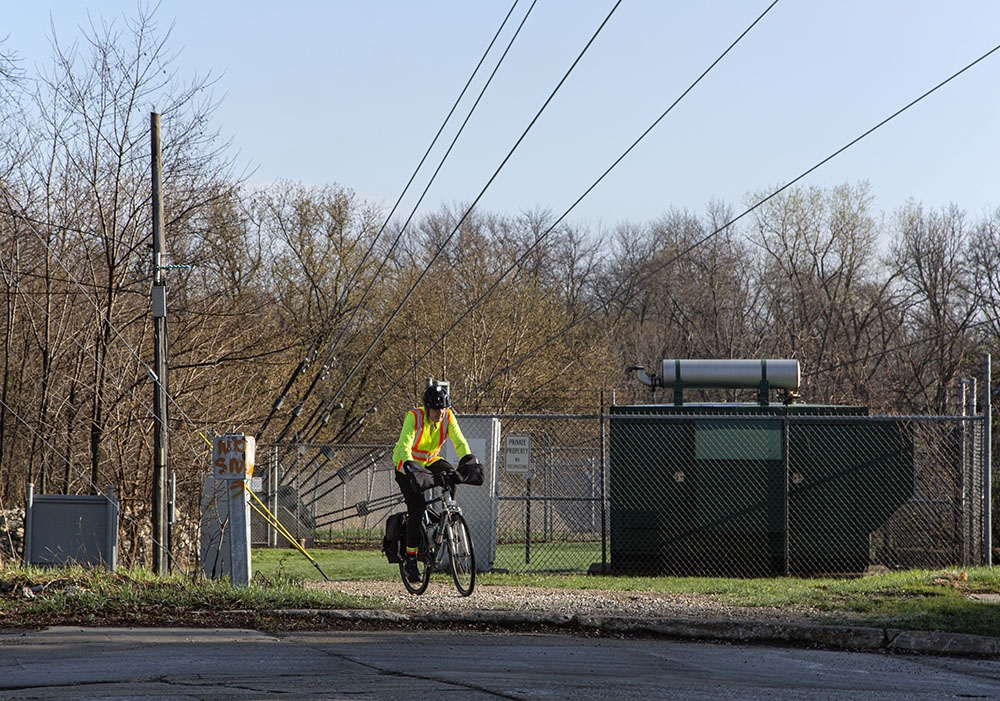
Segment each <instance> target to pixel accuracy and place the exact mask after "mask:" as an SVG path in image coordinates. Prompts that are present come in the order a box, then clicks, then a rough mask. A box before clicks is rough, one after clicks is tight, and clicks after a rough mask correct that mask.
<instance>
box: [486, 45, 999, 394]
mask: <svg viewBox="0 0 1000 701" xmlns="http://www.w3.org/2000/svg"><path fill="white" fill-rule="evenodd" d="M998 50H1000V44H998V45H997V46H994V47H993V48H992V49H990V50H989V51H987V52H986V53H984V54H983V55H982V56H980V57H979V58H977V59H975V60H974V61H972V62H971V63H969V64H967V65H966V66H965V67H963V68H961V69H959V70H958V71H956V72H955V73H953V74H951V75H950V76H949V77H947V78H945V79H944V80H942V81H941V82H940V83H938V84H937V85H935V86H934V87H932V88H931V89H930V90H928V91H926V92H925V93H923V94H922V95H920V96H919V97H917V98H916V99H914V100H912V101H911V102H909V103H907V104H906V105H905V106H903V107H901V108H900V109H898V110H896V111H895V112H893V113H892V114H891V115H889V116H888V117H886V118H885V119H883V120H882V121H880V122H878V123H877V124H876V125H875V126H873V127H871V128H870V129H868V130H867V131H865V132H864V133H862V134H861V135H860V136H858V137H856V138H854V139H852V140H851V141H849V142H848V143H847V144H845V145H844V146H842V147H840V148H839V149H837V150H836V151H834V152H833V153H832V154H830V155H829V156H827V157H826V158H824V159H823V160H821V161H819V162H818V163H817V164H816V165H814V166H812V167H810V168H808V169H806V170H805V171H803V172H802V173H801V174H800V175H798V176H797V177H795V178H793V179H792V180H790V181H788V182H787V183H785V184H784V185H782V186H781V187H779V188H778V189H777V190H775V191H774V192H772V193H771V194H769V195H768V196H766V197H764V198H763V199H761V200H758V201H757V202H756V203H755V204H753V205H752V206H750V207H748V208H747V209H745V210H744V211H743V212H742V213H740V214H739V215H738V216H736V217H734V218H733V219H731V220H729V221H728V222H726V223H725V224H723V225H722V226H720V227H718V228H717V229H715V230H714V231H712V232H711V233H709V234H707V235H705V236H704V237H702V238H701V239H699V240H697V241H695V242H694V243H692V244H691V245H690V246H688V247H687V248H685V249H684V250H682V251H680V252H679V253H677V254H676V255H674V256H673V257H671V258H669V259H668V260H666V261H665V262H664V263H662V264H660V265H658V266H657V267H655V268H654V269H653V270H651V271H650V272H649V273H647V274H646V275H645V276H643V277H642V278H640V279H639V281H638V283H639V284H641V283H644V282H646V281H647V280H649V279H650V278H652V277H653V276H654V275H656V274H657V273H659V272H660V271H661V270H663V269H664V268H666V267H667V266H669V265H672V264H673V263H675V262H676V261H677V260H678V259H680V258H681V257H683V256H685V255H687V254H688V253H690V252H691V251H693V250H694V249H696V248H698V247H699V246H701V245H702V244H704V243H706V242H707V241H709V240H710V239H712V238H714V237H715V236H717V235H718V234H720V233H721V232H723V231H725V230H726V229H727V228H729V227H730V226H732V225H733V224H735V223H736V222H738V221H739V220H741V219H743V217H745V216H747V215H748V214H750V213H751V212H753V211H755V210H756V209H758V208H759V207H761V206H763V205H764V204H766V203H767V202H769V201H770V200H772V199H774V198H775V197H777V196H778V195H779V194H781V193H782V192H784V191H785V190H787V189H788V188H790V187H791V186H792V185H794V184H795V183H797V182H799V181H800V180H802V179H803V178H805V177H806V176H808V175H809V174H810V173H812V172H813V171H815V170H817V169H818V168H820V167H821V166H823V165H825V164H826V163H828V162H829V161H831V160H833V159H834V158H836V157H837V156H839V155H840V154H841V153H843V152H844V151H846V150H847V149H849V148H851V147H852V146H854V145H855V144H857V143H858V142H859V141H861V140H862V139H864V138H865V137H867V136H869V135H870V134H872V133H873V132H875V131H876V130H878V129H880V128H881V127H883V126H885V125H886V124H888V123H889V122H890V121H892V120H893V119H895V118H896V117H898V116H899V115H901V114H902V113H903V112H906V111H907V110H908V109H910V108H911V107H913V106H914V105H916V104H917V103H919V102H920V101H922V100H923V99H924V98H926V97H928V96H929V95H931V94H933V93H934V92H936V91H937V90H939V89H940V88H942V87H944V86H945V85H947V84H948V83H950V82H951V81H953V80H954V79H955V78H957V77H959V76H960V75H962V74H963V73H965V72H966V71H968V70H969V69H971V68H973V67H974V66H975V65H977V64H978V63H980V62H981V61H984V60H985V59H987V58H988V57H989V56H991V55H992V54H994V53H996V52H997V51H998ZM621 291H622V284H621V283H619V286H618V289H617V290H615V291H614V292H613V293H612V294H611V295H610V296H609V298H608V299H609V301H610V300H613V299H615V298H616V297H617V296H618V295H619V294H620V293H621ZM596 312H597V308H596V307H595V308H594V309H592V310H591V311H589V312H587V313H586V314H584V315H582V316H581V317H580V318H578V319H577V320H576V321H574V322H573V323H571V324H569V325H568V326H567V327H566V328H564V329H563V330H562V331H560V332H559V333H557V334H555V335H554V336H551V337H550V338H549V339H547V340H546V341H544V342H543V343H542V344H540V345H539V346H537V347H535V348H534V349H533V350H531V351H529V352H528V353H526V354H525V355H523V356H522V357H521V358H519V359H518V360H516V361H514V362H512V363H510V364H509V365H507V366H506V367H504V368H502V369H501V370H499V371H497V372H496V373H494V374H493V376H492V377H490V378H488V379H487V380H486V381H485V382H483V383H481V384H479V385H477V386H476V387H474V388H473V389H472V390H471V392H475V391H479V390H481V389H483V388H484V387H488V386H489V385H490V384H491V383H492V382H493V381H494V380H495V379H496V378H498V377H500V376H501V375H504V374H506V373H507V372H509V371H510V370H512V369H513V368H515V367H517V366H518V365H520V364H521V363H523V362H524V361H525V360H528V359H529V358H531V357H532V356H534V355H535V354H536V353H538V352H539V351H541V350H542V349H543V348H546V347H547V346H549V345H550V344H551V343H553V342H555V341H556V340H558V339H559V338H562V337H563V336H564V335H565V334H566V333H568V332H569V331H570V330H571V329H573V328H575V327H576V326H578V325H579V324H580V323H582V322H584V321H586V320H588V319H590V318H591V317H592V316H593V315H594V314H595V313H596Z"/></svg>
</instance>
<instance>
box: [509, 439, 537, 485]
mask: <svg viewBox="0 0 1000 701" xmlns="http://www.w3.org/2000/svg"><path fill="white" fill-rule="evenodd" d="M503 469H504V471H505V472H507V473H508V474H511V475H526V476H528V477H531V476H532V470H531V436H507V437H505V438H504V442H503Z"/></svg>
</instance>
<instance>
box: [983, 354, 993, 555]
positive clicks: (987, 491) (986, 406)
mask: <svg viewBox="0 0 1000 701" xmlns="http://www.w3.org/2000/svg"><path fill="white" fill-rule="evenodd" d="M984 364H985V366H986V367H985V372H984V373H983V374H984V377H983V380H984V382H985V384H984V387H983V422H984V427H983V433H984V436H983V530H984V531H985V533H984V534H983V545H984V547H985V549H986V566H987V567H992V566H993V485H992V482H993V465H992V460H993V381H992V378H991V377H990V375H991V373H992V368H991V367H990V364H991V363H990V354H989V353H987V354H986V361H985V363H984Z"/></svg>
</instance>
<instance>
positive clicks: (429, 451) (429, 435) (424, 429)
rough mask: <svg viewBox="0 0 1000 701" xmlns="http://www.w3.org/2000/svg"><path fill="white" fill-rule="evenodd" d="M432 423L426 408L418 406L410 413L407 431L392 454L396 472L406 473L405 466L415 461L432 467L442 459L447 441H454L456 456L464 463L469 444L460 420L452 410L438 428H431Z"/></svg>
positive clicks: (443, 414) (443, 415)
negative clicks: (463, 433) (441, 453)
mask: <svg viewBox="0 0 1000 701" xmlns="http://www.w3.org/2000/svg"><path fill="white" fill-rule="evenodd" d="M428 423H429V422H428V421H427V417H426V415H425V414H424V408H423V407H417V408H416V409H411V410H410V411H408V412H407V414H406V418H405V419H404V420H403V430H402V431H401V432H400V434H399V441H398V442H397V443H396V448H395V449H394V450H393V451H392V457H393V459H394V461H395V463H396V469H397V470H400V471H402V469H403V463H404V462H406V461H407V460H413V461H414V462H419V463H422V464H424V465H430V464H431V463H434V462H437V461H438V460H441V459H442V456H441V455H440V452H441V448H442V447H444V442H445V440H446V439H448V438H451V442H452V444H453V445H454V446H455V454H456V455H458V458H459V459H460V460H461V459H462V458H464V457H465V456H466V455H468V454H469V444H468V443H467V442H466V441H465V436H463V435H462V429H460V428H459V426H458V420H457V419H455V417H454V416H452V413H451V409H442V410H441V421H439V422H438V424H437V426H436V427H435V426H428V425H427V424H428Z"/></svg>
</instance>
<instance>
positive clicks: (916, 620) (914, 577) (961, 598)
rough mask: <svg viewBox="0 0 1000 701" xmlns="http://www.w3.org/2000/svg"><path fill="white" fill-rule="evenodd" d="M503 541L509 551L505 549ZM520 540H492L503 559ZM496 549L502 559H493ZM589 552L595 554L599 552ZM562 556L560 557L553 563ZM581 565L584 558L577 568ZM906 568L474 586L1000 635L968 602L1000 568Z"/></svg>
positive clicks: (986, 605)
mask: <svg viewBox="0 0 1000 701" xmlns="http://www.w3.org/2000/svg"><path fill="white" fill-rule="evenodd" d="M580 545H581V548H580V551H579V559H580V561H581V562H582V563H586V564H589V563H590V562H594V561H595V558H594V557H593V555H594V553H593V552H591V551H592V547H588V546H587V544H580ZM506 548H510V549H512V550H513V551H514V552H512V553H506V552H505V549H506ZM517 552H520V553H521V554H522V557H523V552H524V548H523V546H503V545H501V546H499V548H498V558H497V559H498V560H501V559H502V561H503V562H505V563H506V562H508V561H509V560H510V558H512V557H514V554H516V553H517ZM310 555H312V556H313V557H314V558H315V559H316V561H317V563H318V564H319V566H320V567H321V568H322V570H323V572H325V573H326V575H327V576H328V577H329V578H330V579H371V580H390V581H395V580H396V579H398V577H399V572H398V570H397V568H396V566H395V565H390V564H388V563H387V562H386V561H385V558H384V557H383V556H382V553H380V552H377V551H365V550H348V551H344V550H314V551H312V552H311V553H310ZM501 556H502V558H501ZM599 556H600V552H599V550H598V551H597V558H596V559H597V560H599V559H600V557H599ZM563 562H564V560H563V558H560V564H562V563H563ZM253 563H254V572H255V573H258V574H262V575H266V576H280V577H293V578H301V579H304V580H310V579H322V575H320V573H319V571H318V570H317V569H316V568H315V567H314V566H313V565H312V564H310V562H309V561H308V560H306V559H305V558H304V557H303V556H302V555H301V554H300V553H298V552H297V551H292V550H280V549H279V550H255V551H254V554H253ZM585 566H586V565H584V567H585ZM964 572H965V578H964V579H963V577H962V572H961V571H959V570H907V571H901V572H885V573H881V574H873V575H868V576H864V577H848V578H822V577H816V578H804V577H775V578H755V579H736V578H718V577H619V576H588V575H584V574H552V573H546V572H541V571H536V572H531V571H530V570H529V572H528V573H526V574H498V573H483V574H481V575H480V577H479V578H478V579H477V581H478V582H479V584H480V585H484V586H490V585H507V586H539V587H563V588H571V589H616V590H622V591H635V592H643V591H648V592H677V593H686V594H699V595H704V596H711V597H713V598H716V599H717V600H719V601H722V602H724V603H727V604H730V605H734V606H748V607H767V608H797V609H812V610H813V611H815V612H818V613H819V615H820V616H821V617H822V618H823V620H825V621H826V622H829V623H834V624H855V625H871V626H880V627H894V628H909V629H917V630H945V631H953V632H965V633H974V634H978V635H1000V603H990V602H982V601H974V600H972V599H970V598H969V596H970V595H973V594H993V595H1000V568H997V569H988V568H985V567H980V568H972V569H967V570H965V571H964Z"/></svg>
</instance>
